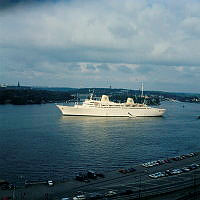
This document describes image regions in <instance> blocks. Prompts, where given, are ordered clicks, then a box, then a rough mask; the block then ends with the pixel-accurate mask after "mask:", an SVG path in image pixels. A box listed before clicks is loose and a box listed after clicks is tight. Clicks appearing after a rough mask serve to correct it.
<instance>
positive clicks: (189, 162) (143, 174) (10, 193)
mask: <svg viewBox="0 0 200 200" xmlns="http://www.w3.org/2000/svg"><path fill="white" fill-rule="evenodd" d="M199 165H200V153H190V154H186V155H182V156H176V157H173V158H166V159H163V160H157V161H152V162H146V163H142V164H140V165H137V166H127V167H126V168H123V169H118V170H115V171H110V172H109V171H108V172H105V173H104V174H100V173H99V174H98V172H93V171H90V172H86V175H85V176H83V174H82V175H78V176H76V177H74V178H69V179H68V180H65V181H57V182H56V181H54V180H51V181H49V182H48V181H44V182H31V181H29V182H26V184H25V185H24V186H20V187H19V186H16V187H15V186H13V187H11V188H6V187H5V183H4V184H1V185H0V188H1V189H0V199H1V200H6V199H15V200H61V199H64V198H66V199H67V198H68V199H73V200H84V199H150V200H157V199H162V200H184V199H185V200H186V199H193V198H190V195H193V194H194V195H195V199H200V194H199V192H198V191H200V167H199ZM88 173H90V174H88ZM89 175H90V176H89ZM96 175H97V176H96ZM198 195H199V198H198ZM187 197H188V198H187Z"/></svg>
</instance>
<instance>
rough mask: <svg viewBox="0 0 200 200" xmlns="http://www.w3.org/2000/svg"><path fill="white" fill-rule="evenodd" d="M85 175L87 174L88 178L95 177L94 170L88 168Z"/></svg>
mask: <svg viewBox="0 0 200 200" xmlns="http://www.w3.org/2000/svg"><path fill="white" fill-rule="evenodd" d="M87 176H88V178H91V179H96V178H97V175H96V172H95V171H92V170H88V172H87Z"/></svg>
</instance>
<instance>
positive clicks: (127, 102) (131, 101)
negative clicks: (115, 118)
mask: <svg viewBox="0 0 200 200" xmlns="http://www.w3.org/2000/svg"><path fill="white" fill-rule="evenodd" d="M126 104H134V101H133V99H132V98H128V99H127V101H126Z"/></svg>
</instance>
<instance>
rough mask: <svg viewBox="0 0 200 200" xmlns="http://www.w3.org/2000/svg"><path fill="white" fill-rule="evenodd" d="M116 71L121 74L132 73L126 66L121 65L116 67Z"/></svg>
mask: <svg viewBox="0 0 200 200" xmlns="http://www.w3.org/2000/svg"><path fill="white" fill-rule="evenodd" d="M118 70H119V71H120V72H123V73H131V72H133V71H132V69H130V68H129V67H127V66H126V65H121V66H119V67H118Z"/></svg>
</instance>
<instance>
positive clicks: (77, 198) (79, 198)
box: [73, 194, 86, 200]
mask: <svg viewBox="0 0 200 200" xmlns="http://www.w3.org/2000/svg"><path fill="white" fill-rule="evenodd" d="M85 199H86V196H85V195H84V194H81V195H77V196H75V197H73V200H85Z"/></svg>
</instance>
